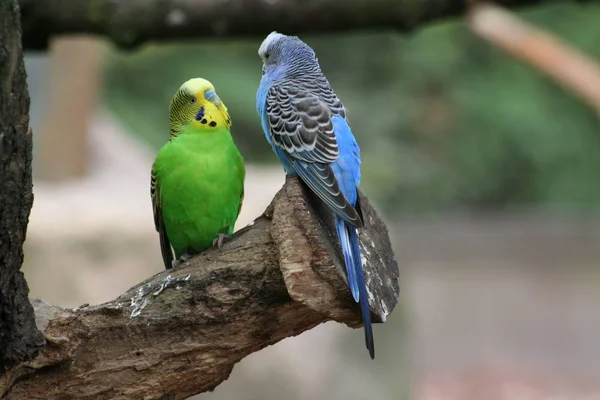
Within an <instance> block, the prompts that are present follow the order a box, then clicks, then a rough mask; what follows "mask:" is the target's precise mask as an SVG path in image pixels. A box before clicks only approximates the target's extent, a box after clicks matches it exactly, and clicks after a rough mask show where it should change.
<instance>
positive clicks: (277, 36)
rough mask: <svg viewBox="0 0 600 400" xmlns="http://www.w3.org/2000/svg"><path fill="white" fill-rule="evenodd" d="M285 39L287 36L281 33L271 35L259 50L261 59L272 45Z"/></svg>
mask: <svg viewBox="0 0 600 400" xmlns="http://www.w3.org/2000/svg"><path fill="white" fill-rule="evenodd" d="M284 37H285V35H282V34H281V33H277V32H275V31H273V32H271V33H269V36H267V37H266V38H265V40H263V42H262V44H261V45H260V47H259V48H258V55H259V56H261V57H262V56H264V55H265V53H266V52H267V50H268V49H269V47H270V46H271V44H273V43H275V42H277V41H278V40H280V39H283V38H284Z"/></svg>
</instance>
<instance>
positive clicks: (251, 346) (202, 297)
mask: <svg viewBox="0 0 600 400" xmlns="http://www.w3.org/2000/svg"><path fill="white" fill-rule="evenodd" d="M307 196H308V193H307V191H306V190H305V188H304V186H302V185H301V184H300V183H299V181H298V180H297V179H295V178H289V177H288V179H287V181H286V184H285V185H284V187H283V188H282V189H281V190H280V191H279V193H278V194H277V195H276V196H275V198H274V200H273V202H272V203H271V205H270V206H269V207H268V208H267V210H266V211H265V213H264V214H263V215H262V216H260V217H259V218H257V219H256V220H255V221H254V222H253V223H252V224H251V225H249V226H248V227H246V228H244V229H242V230H240V231H239V232H238V233H236V234H235V235H234V236H233V238H232V239H231V240H229V241H227V242H225V244H224V246H223V248H222V249H221V250H218V249H210V250H208V251H206V252H204V253H202V254H200V255H198V256H196V257H194V258H192V259H191V260H189V261H188V262H186V263H185V264H182V265H181V266H179V267H177V268H175V269H174V270H171V271H164V272H162V273H159V274H157V275H155V276H153V277H151V278H149V279H148V280H146V281H145V282H142V283H140V284H139V285H137V286H135V287H133V288H131V289H130V290H129V291H128V292H127V293H125V294H123V295H122V296H120V297H119V298H117V299H115V300H114V301H111V302H108V303H105V304H101V305H97V306H82V307H79V308H77V309H63V308H59V307H56V306H52V305H49V304H46V303H44V302H41V301H36V302H35V303H34V306H35V311H36V317H37V323H38V327H39V328H40V329H41V330H42V331H43V332H44V334H45V337H46V341H47V345H46V346H45V347H44V348H43V349H42V351H41V352H40V354H39V356H38V357H37V358H35V359H33V360H32V361H30V362H25V363H21V364H19V365H17V366H15V367H13V368H12V369H11V370H9V371H8V372H7V373H5V374H4V375H0V396H2V395H4V396H5V397H3V398H6V399H172V400H175V399H185V398H188V397H189V396H192V395H194V394H197V393H201V392H205V391H209V390H212V389H213V388H215V387H216V386H217V385H218V384H219V383H221V382H222V381H223V380H225V379H227V377H228V376H229V374H230V373H231V370H232V369H233V366H234V365H235V363H237V362H238V361H240V360H241V359H242V358H243V357H245V356H246V355H248V354H250V353H253V352H255V351H258V350H260V349H262V348H264V347H265V346H268V345H271V344H274V343H276V342H278V341H280V340H282V339H284V338H286V337H289V336H294V335H298V334H299V333H301V332H303V331H305V330H308V329H311V328H312V327H314V326H316V325H318V324H320V323H322V322H325V321H328V320H335V321H338V322H342V323H346V324H348V325H349V326H352V327H359V326H361V324H360V310H359V307H358V305H357V304H355V303H354V302H353V300H352V297H351V295H350V291H349V290H348V287H347V285H346V284H345V282H344V279H345V278H344V277H343V275H341V274H340V273H339V272H338V269H339V268H340V265H339V261H338V260H339V259H340V257H341V256H340V254H339V248H338V247H337V246H336V245H334V244H333V243H334V241H332V240H331V236H330V235H329V234H323V233H324V232H325V231H326V230H327V224H328V220H327V218H322V216H321V211H320V210H318V209H313V208H311V207H310V206H308V205H307V203H306V201H305V199H306V197H307ZM362 202H363V203H362V206H363V214H364V216H365V223H366V226H365V228H364V229H363V230H362V232H361V234H360V239H361V245H362V246H363V247H362V249H363V252H364V256H365V263H366V269H367V281H368V286H369V294H370V298H371V306H372V307H371V311H372V314H373V318H374V320H375V321H377V322H381V321H384V320H385V319H386V317H387V315H389V314H390V313H391V312H392V310H393V308H394V306H395V305H396V301H397V298H398V291H399V288H398V266H397V264H396V262H395V261H394V259H393V253H392V249H391V246H390V241H389V238H388V233H387V230H386V227H385V225H384V223H383V222H382V220H381V219H380V217H379V216H378V215H377V213H376V212H375V210H373V209H372V208H371V206H370V205H369V203H368V201H367V199H366V198H362ZM355 351H360V352H364V354H365V358H367V357H368V355H367V351H366V349H364V348H357V349H355Z"/></svg>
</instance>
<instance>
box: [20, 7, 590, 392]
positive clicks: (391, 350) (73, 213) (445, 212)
mask: <svg viewBox="0 0 600 400" xmlns="http://www.w3.org/2000/svg"><path fill="white" fill-rule="evenodd" d="M516 15H517V16H518V17H520V18H523V19H524V20H525V21H527V23H528V24H532V26H537V27H538V28H540V29H543V30H545V31H547V32H549V33H551V34H553V35H555V36H556V37H560V38H561V39H562V41H564V42H566V43H568V46H570V47H572V48H574V49H579V50H580V51H582V52H584V53H586V54H587V55H589V56H591V57H593V58H596V59H600V46H598V43H600V24H599V23H598V21H599V20H600V6H598V5H597V4H596V5H594V4H585V5H581V4H573V5H569V4H553V5H551V6H540V7H538V8H536V9H534V10H529V11H526V12H521V13H517V14H516ZM284 33H291V32H284ZM302 38H303V39H304V40H305V41H306V42H307V43H308V44H310V45H311V46H312V47H313V48H314V49H315V51H316V53H317V55H318V57H319V61H320V63H321V67H322V69H323V70H324V72H325V74H326V75H327V77H328V78H329V80H330V82H331V84H332V86H333V87H334V89H335V90H336V92H337V94H338V95H339V97H340V98H341V99H342V100H343V101H344V103H345V105H346V107H347V108H348V109H349V119H350V122H351V125H352V127H353V131H354V134H355V135H356V137H357V140H358V142H359V144H360V146H361V150H362V159H363V164H362V173H363V179H362V190H363V192H364V193H365V194H367V195H368V196H369V198H370V199H371V200H372V202H374V203H375V204H376V206H377V208H378V210H379V211H380V212H381V213H382V214H383V215H384V216H385V219H386V221H387V223H388V227H389V229H390V234H391V238H392V242H393V245H394V249H395V253H396V258H397V261H398V263H399V265H400V287H401V297H400V300H399V304H398V306H397V308H396V309H395V311H394V313H393V314H392V316H391V317H390V319H389V322H388V323H386V324H384V325H377V326H376V327H375V339H376V343H377V358H376V359H375V361H370V360H369V359H368V357H367V354H366V351H365V350H364V348H363V347H364V346H363V334H362V332H361V330H351V329H348V328H347V327H345V326H342V325H339V324H336V323H333V322H330V323H327V324H324V325H321V326H318V327H317V328H315V329H313V330H311V331H309V332H306V333H304V334H302V335H300V336H298V337H295V338H290V339H286V340H284V341H282V342H280V343H278V344H277V345H274V346H271V347H269V348H267V349H264V350H262V351H260V352H259V353H256V354H253V355H251V356H249V357H247V358H246V359H244V360H243V361H242V362H241V363H239V364H238V365H237V366H236V367H235V368H234V371H233V373H232V375H231V377H230V378H229V379H228V380H227V381H226V382H224V383H223V384H221V385H220V386H218V387H217V388H216V390H215V391H214V392H213V393H206V394H202V395H199V396H196V397H194V398H195V399H200V400H226V399H249V400H252V399H264V400H269V399H273V400H275V399H282V398H286V399H290V400H296V399H297V400H301V399H302V400H304V399H325V398H327V399H345V400H348V399H351V400H353V399H357V400H358V399H367V398H372V399H419V400H433V399H458V400H471V399H474V400H481V399H486V400H488V399H490V400H491V399H549V398H552V399H600V346H599V345H598V337H600V314H599V313H598V311H597V310H598V308H597V305H598V304H600V290H599V289H600V246H599V245H600V214H599V213H598V211H599V210H600V122H599V118H598V113H597V111H596V110H595V109H594V107H593V106H591V105H590V104H589V103H588V104H586V102H584V101H581V100H580V98H579V97H578V96H577V94H576V93H575V92H573V91H569V90H565V89H564V88H563V87H561V86H559V85H557V84H556V83H555V81H554V80H552V79H549V78H547V77H546V75H545V74H544V73H543V71H541V70H540V69H539V68H533V67H532V66H530V65H528V64H526V63H524V62H523V61H521V60H519V59H518V57H516V58H515V57H512V56H510V55H508V54H507V53H505V52H503V51H501V50H500V49H499V48H498V46H496V45H494V44H493V43H491V42H490V41H487V40H485V39H484V38H482V37H481V35H478V34H477V33H476V32H474V30H473V29H472V28H470V27H469V25H467V23H466V22H464V21H463V22H461V21H449V22H444V23H436V24H431V25H429V26H428V27H427V28H422V29H419V30H417V31H416V32H414V33H412V34H410V35H399V34H397V33H392V32H388V33H386V32H380V33H376V34H375V33H368V34H367V33H346V34H335V35H333V34H331V35H323V36H318V35H303V36H302ZM262 39H263V38H262V37H252V38H246V39H218V40H217V39H215V40H206V39H203V40H201V41H200V40H199V41H197V42H185V43H173V44H161V45H146V46H143V47H141V48H139V49H136V50H133V51H128V52H125V51H119V50H117V49H115V48H114V46H112V45H111V44H110V43H108V42H105V41H103V40H101V39H98V38H89V37H71V36H70V37H61V38H55V39H54V40H53V41H52V43H51V47H50V51H49V52H47V53H35V52H28V53H26V67H27V71H28V74H29V89H30V94H31V98H32V104H31V118H32V125H33V132H34V195H35V203H34V206H33V209H32V213H31V218H30V225H29V230H28V236H27V241H26V248H25V266H24V271H25V273H26V276H27V280H28V282H29V285H30V289H31V296H32V297H35V298H37V297H41V298H43V299H45V300H46V301H49V302H51V303H55V304H59V305H62V306H67V307H74V306H78V305H81V304H83V303H100V302H104V301H108V300H110V299H113V298H114V297H116V296H117V295H119V294H120V293H122V292H123V291H125V290H127V289H128V288H129V287H131V286H133V285H135V284H136V283H137V282H139V281H140V280H142V279H144V278H146V277H148V276H149V275H151V274H154V273H156V272H159V271H161V269H162V262H161V257H160V251H159V248H158V236H157V234H156V232H155V231H154V226H153V220H152V209H151V204H150V197H149V181H150V178H149V171H150V168H151V165H152V162H153V158H154V155H155V153H156V151H157V150H158V148H159V147H160V146H161V145H162V144H163V143H164V142H165V141H166V140H167V138H168V122H167V121H168V115H167V111H168V103H169V101H170V98H171V96H172V95H173V94H174V93H175V91H176V90H177V89H178V88H179V86H180V85H181V84H182V83H183V82H184V81H185V80H187V79H189V78H191V77H197V76H201V77H204V78H207V79H209V80H210V81H211V82H212V83H213V84H214V85H215V87H216V89H217V92H218V93H219V95H220V97H221V98H222V99H223V100H224V102H225V103H226V104H227V106H228V108H229V111H230V113H231V115H232V117H233V127H232V133H233V135H234V139H235V141H236V143H237V145H238V147H239V148H240V151H241V152H242V154H243V156H244V158H245V160H246V162H247V164H248V174H247V182H246V199H245V203H244V206H243V210H242V213H241V217H240V219H239V221H238V228H239V227H242V226H245V225H246V224H248V223H249V222H251V221H252V220H253V219H254V218H256V217H257V216H259V215H260V214H261V213H262V212H263V210H264V208H265V207H266V206H267V205H268V204H269V202H270V200H271V199H272V197H273V195H274V194H275V193H276V192H277V190H278V189H279V188H280V187H281V185H282V183H283V180H284V175H283V172H282V170H281V168H280V167H279V165H278V163H277V162H276V158H275V157H274V155H273V154H272V152H271V150H270V147H269V146H268V145H267V144H266V142H265V140H264V136H263V133H262V131H261V127H260V123H259V120H258V117H257V115H256V111H255V91H256V89H257V87H258V84H259V81H260V77H261V72H260V71H261V62H260V59H259V58H258V56H257V49H258V46H259V45H260V43H261V41H262ZM533 46H534V48H532V49H531V50H532V52H535V50H536V49H535V43H534V44H533ZM598 107H600V104H598Z"/></svg>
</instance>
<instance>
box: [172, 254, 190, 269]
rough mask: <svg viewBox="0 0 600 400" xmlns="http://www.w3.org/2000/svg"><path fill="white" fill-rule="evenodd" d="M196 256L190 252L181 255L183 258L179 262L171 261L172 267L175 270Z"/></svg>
mask: <svg viewBox="0 0 600 400" xmlns="http://www.w3.org/2000/svg"><path fill="white" fill-rule="evenodd" d="M193 255H194V254H190V253H188V252H185V253H183V254H181V257H179V260H173V261H171V267H172V268H175V267H177V266H179V265H181V264H182V263H184V262H186V261H187V260H189V259H190V258H192V256H193Z"/></svg>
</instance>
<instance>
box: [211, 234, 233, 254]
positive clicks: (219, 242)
mask: <svg viewBox="0 0 600 400" xmlns="http://www.w3.org/2000/svg"><path fill="white" fill-rule="evenodd" d="M230 237H231V235H227V234H225V233H219V234H218V235H217V237H216V238H215V240H213V246H217V247H218V248H219V250H220V249H221V247H223V241H224V240H226V239H229V238H230Z"/></svg>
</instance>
